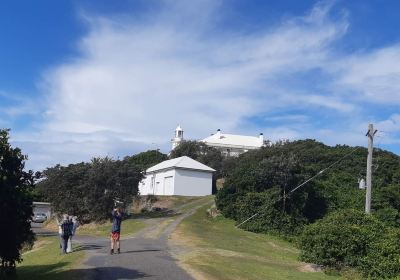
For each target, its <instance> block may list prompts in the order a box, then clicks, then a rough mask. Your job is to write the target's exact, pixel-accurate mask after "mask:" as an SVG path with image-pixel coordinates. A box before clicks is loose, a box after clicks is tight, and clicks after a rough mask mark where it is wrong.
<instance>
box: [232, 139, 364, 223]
mask: <svg viewBox="0 0 400 280" xmlns="http://www.w3.org/2000/svg"><path fill="white" fill-rule="evenodd" d="M360 148H361V146H358V147H355V148H353V150H352V151H351V152H349V153H347V154H346V155H344V156H343V157H341V158H340V159H338V160H337V161H335V162H334V163H332V164H331V165H329V166H328V167H326V168H324V169H322V170H321V171H319V172H318V173H317V174H315V175H314V176H312V177H310V178H308V179H307V180H305V181H304V182H303V183H301V184H300V185H298V186H297V187H295V188H294V189H292V190H291V191H290V192H288V194H287V195H284V196H282V197H279V198H278V199H277V200H276V201H274V202H273V204H275V203H277V202H279V201H280V200H282V199H286V198H288V197H289V196H290V195H291V194H292V193H294V192H295V191H296V190H298V189H299V188H301V187H302V186H304V185H305V184H307V183H308V182H310V181H312V180H313V179H315V178H316V177H318V176H319V175H321V174H323V173H324V172H325V171H326V170H328V169H330V168H332V167H333V166H335V165H336V164H338V163H339V162H341V161H342V160H343V159H345V158H347V157H349V156H350V155H352V154H353V153H354V152H356V151H357V150H358V149H360ZM260 213H261V212H257V213H255V214H254V215H253V216H251V217H249V218H247V219H246V220H244V221H243V222H241V223H240V224H238V225H237V226H236V227H237V228H239V227H240V226H241V225H243V224H244V223H246V222H248V221H250V220H251V219H253V218H254V217H256V216H258V215H259V214H260Z"/></svg>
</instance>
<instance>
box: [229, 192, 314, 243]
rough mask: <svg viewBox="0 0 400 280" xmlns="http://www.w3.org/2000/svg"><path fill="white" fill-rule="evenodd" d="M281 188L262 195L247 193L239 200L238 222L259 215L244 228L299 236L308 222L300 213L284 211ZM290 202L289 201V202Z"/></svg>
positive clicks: (237, 205) (237, 203)
mask: <svg viewBox="0 0 400 280" xmlns="http://www.w3.org/2000/svg"><path fill="white" fill-rule="evenodd" d="M279 198H280V190H279V188H272V189H269V190H267V191H265V192H262V193H246V194H245V195H244V196H241V197H239V198H238V199H237V202H236V204H235V205H236V207H237V220H238V222H240V221H244V220H246V219H247V218H249V217H251V216H253V215H254V214H256V213H257V216H256V217H254V218H253V219H252V220H251V221H249V222H246V223H245V224H243V226H242V228H243V229H246V230H249V231H253V232H264V233H265V232H272V233H279V234H283V235H285V236H288V235H293V234H298V233H300V232H301V230H302V226H303V225H304V224H305V223H306V222H307V220H306V219H305V218H304V217H303V216H302V215H301V213H300V212H299V211H292V213H289V212H288V210H289V209H290V208H289V207H288V208H287V209H286V210H285V211H284V210H283V208H282V201H280V199H279ZM288 202H289V201H288Z"/></svg>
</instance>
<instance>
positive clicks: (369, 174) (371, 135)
mask: <svg viewBox="0 0 400 280" xmlns="http://www.w3.org/2000/svg"><path fill="white" fill-rule="evenodd" d="M376 132H377V130H375V131H374V125H373V124H369V125H368V132H367V134H366V135H365V136H368V158H367V192H366V195H365V213H367V214H369V213H370V212H371V194H372V151H373V146H374V136H375V133H376Z"/></svg>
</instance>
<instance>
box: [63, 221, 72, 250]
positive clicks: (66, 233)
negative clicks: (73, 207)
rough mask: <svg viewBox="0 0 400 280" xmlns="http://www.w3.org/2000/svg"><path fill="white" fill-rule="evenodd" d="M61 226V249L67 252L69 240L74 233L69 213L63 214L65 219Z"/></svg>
mask: <svg viewBox="0 0 400 280" xmlns="http://www.w3.org/2000/svg"><path fill="white" fill-rule="evenodd" d="M60 227H61V239H62V240H61V247H62V248H61V249H62V253H63V254H66V253H68V252H67V248H68V240H69V238H70V236H71V235H72V222H71V221H70V220H69V217H68V214H64V215H63V220H62V222H61V224H60Z"/></svg>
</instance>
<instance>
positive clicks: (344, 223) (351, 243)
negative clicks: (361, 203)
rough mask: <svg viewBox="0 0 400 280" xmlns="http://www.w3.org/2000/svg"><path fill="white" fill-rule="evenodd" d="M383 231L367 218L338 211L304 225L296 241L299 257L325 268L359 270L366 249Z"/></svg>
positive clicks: (379, 223)
mask: <svg viewBox="0 0 400 280" xmlns="http://www.w3.org/2000/svg"><path fill="white" fill-rule="evenodd" d="M384 230H385V228H384V226H383V224H382V223H381V222H379V221H378V220H377V219H376V218H374V217H373V216H371V215H366V214H364V213H363V212H361V211H357V210H350V209H346V210H340V211H338V212H334V213H332V214H330V215H328V216H326V217H325V218H324V219H322V220H319V221H317V222H316V223H314V224H312V225H309V226H307V227H306V228H305V229H304V231H303V234H302V236H301V238H300V248H301V255H300V258H301V260H303V261H306V262H312V263H316V264H320V265H324V266H328V267H335V268H338V269H341V268H343V267H346V266H349V267H359V266H361V261H362V258H364V257H365V256H366V255H367V252H368V249H369V248H368V247H369V245H370V244H373V243H374V242H376V241H377V240H378V238H380V237H381V236H382V233H383V232H384Z"/></svg>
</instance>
